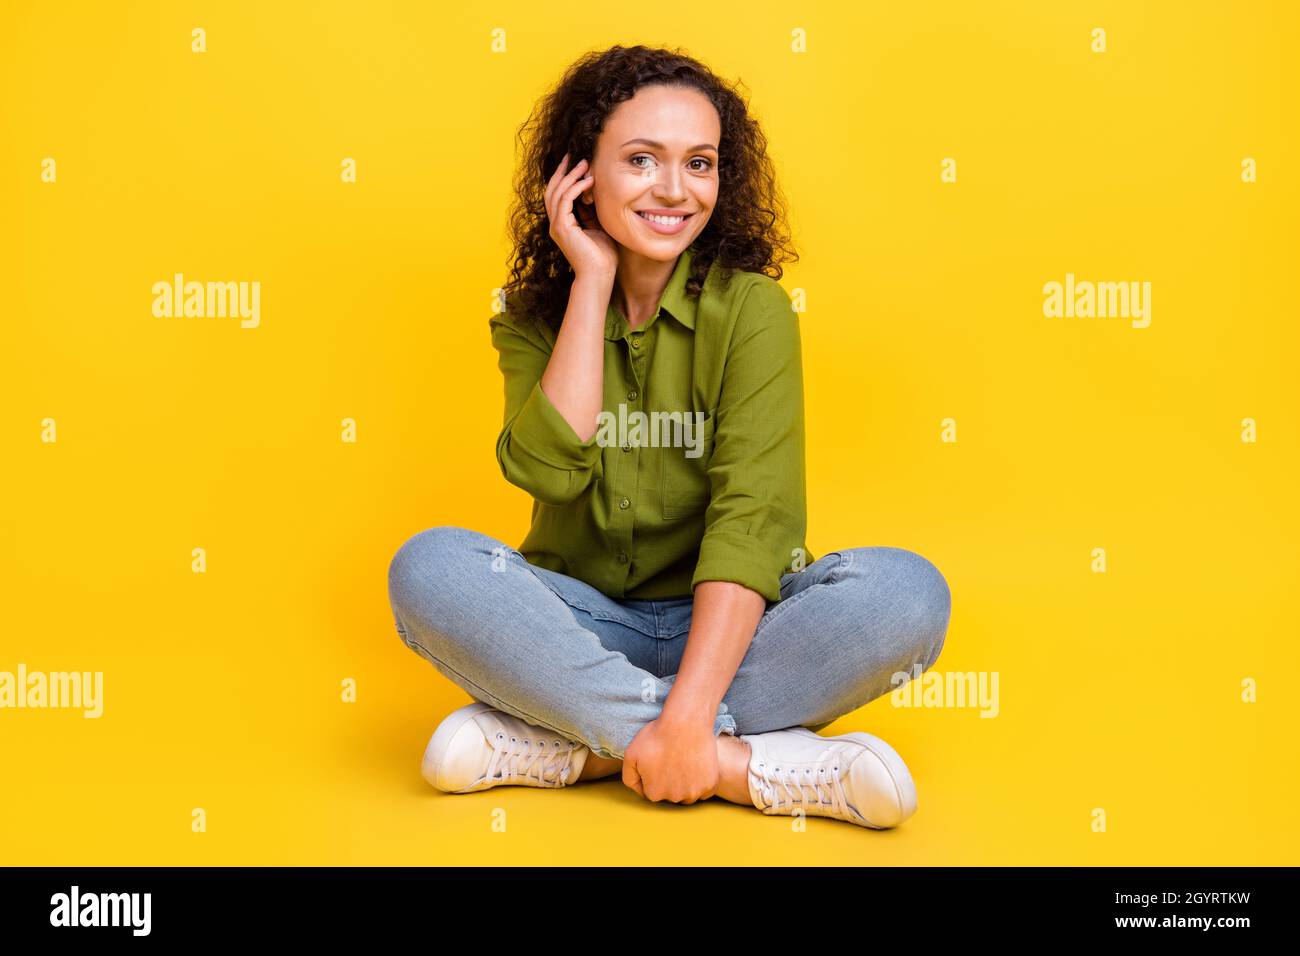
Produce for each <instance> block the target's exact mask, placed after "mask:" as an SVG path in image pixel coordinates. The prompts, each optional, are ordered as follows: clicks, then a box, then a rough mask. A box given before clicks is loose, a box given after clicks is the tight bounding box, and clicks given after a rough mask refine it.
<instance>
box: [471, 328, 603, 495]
mask: <svg viewBox="0 0 1300 956" xmlns="http://www.w3.org/2000/svg"><path fill="white" fill-rule="evenodd" d="M488 324H489V326H490V328H491V331H492V344H493V346H494V347H495V348H496V350H497V352H498V363H497V364H498V366H499V367H500V369H501V374H502V377H503V378H504V379H505V418H504V424H503V426H502V428H501V433H500V434H499V435H498V436H497V463H498V464H500V466H501V474H503V475H504V476H505V478H506V480H507V481H509V482H510V483H511V484H512V485H516V486H517V487H519V488H522V489H523V490H524V491H527V492H528V493H529V494H530V495H532V496H533V497H534V498H536V499H537V500H538V501H541V502H542V503H544V504H550V505H562V504H566V503H567V502H570V501H572V500H574V499H575V498H577V497H578V495H580V494H581V493H582V492H583V490H584V489H586V488H587V486H588V485H590V484H591V480H592V476H593V475H594V473H595V468H596V463H597V461H599V459H600V453H601V448H600V446H599V445H598V444H597V442H596V434H593V435H592V436H591V437H590V438H589V439H587V440H586V441H583V440H582V439H580V438H579V437H578V434H577V432H575V431H574V430H573V427H572V426H571V425H570V424H569V423H568V421H567V420H566V419H565V417H564V416H563V415H562V414H560V411H559V409H557V408H556V407H555V406H554V405H553V404H551V400H550V399H549V398H547V396H546V393H545V392H543V391H542V383H541V379H542V373H543V372H544V371H546V365H547V363H548V362H549V361H550V352H549V351H548V350H547V349H546V347H545V343H544V342H542V341H540V340H539V338H538V337H536V336H535V335H534V334H525V332H524V331H523V330H521V329H520V328H519V327H518V326H517V325H516V324H515V323H514V322H512V321H509V320H507V319H506V318H505V317H504V316H503V315H494V316H492V318H491V319H490V320H489V323H488ZM597 434H598V433H597Z"/></svg>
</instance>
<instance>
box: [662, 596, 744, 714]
mask: <svg viewBox="0 0 1300 956" xmlns="http://www.w3.org/2000/svg"><path fill="white" fill-rule="evenodd" d="M765 607H766V602H765V601H764V599H763V596H762V595H761V594H759V593H758V592H757V591H752V590H750V589H749V588H747V587H745V586H744V585H741V584H735V583H733V582H731V581H701V582H700V583H699V584H698V585H697V586H696V588H695V603H694V606H693V609H692V612H691V630H690V633H689V634H688V635H687V638H686V651H685V653H684V654H683V656H682V662H681V666H680V667H679V668H678V672H677V677H676V679H675V680H674V681H673V685H672V690H671V691H670V692H669V694H668V699H667V700H666V701H665V702H664V710H663V719H665V720H668V721H680V722H683V723H707V724H708V725H709V727H710V728H712V726H713V719H714V717H715V715H716V714H717V712H718V705H719V704H720V703H722V698H723V697H724V696H725V695H726V693H727V688H729V687H730V686H731V681H732V679H733V678H735V676H736V671H737V670H739V669H740V662H741V661H743V660H744V659H745V653H746V652H747V651H748V650H749V644H750V641H752V640H753V638H754V632H755V631H756V630H757V629H758V623H759V621H760V620H762V618H763V611H764V608H765Z"/></svg>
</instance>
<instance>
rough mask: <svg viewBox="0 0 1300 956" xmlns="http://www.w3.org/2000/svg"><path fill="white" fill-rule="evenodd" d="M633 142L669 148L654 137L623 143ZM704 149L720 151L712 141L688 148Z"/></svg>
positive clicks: (629, 143) (629, 141) (697, 150)
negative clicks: (653, 138) (657, 141)
mask: <svg viewBox="0 0 1300 956" xmlns="http://www.w3.org/2000/svg"><path fill="white" fill-rule="evenodd" d="M633 143H644V144H645V145H646V146H653V147H654V148H655V149H667V148H668V147H667V146H665V145H664V144H663V143H656V142H655V141H654V140H652V139H640V138H637V139H629V140H628V141H627V142H626V143H624V144H623V146H631V145H632V144H633ZM619 148H620V149H621V148H622V147H619ZM702 149H711V150H713V151H714V152H715V153H716V152H717V151H718V147H716V146H714V145H712V144H710V143H700V145H698V146H692V147H691V148H690V149H688V150H687V152H688V153H695V152H699V151H700V150H702Z"/></svg>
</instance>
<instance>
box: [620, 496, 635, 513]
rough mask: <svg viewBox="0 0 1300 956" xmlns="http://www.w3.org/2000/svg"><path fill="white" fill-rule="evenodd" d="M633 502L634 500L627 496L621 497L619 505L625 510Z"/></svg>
mask: <svg viewBox="0 0 1300 956" xmlns="http://www.w3.org/2000/svg"><path fill="white" fill-rule="evenodd" d="M631 503H632V502H630V501H628V500H627V499H626V498H623V499H621V500H620V501H619V503H618V506H619V507H620V508H621V509H623V510H624V511H626V510H627V506H628V505H630V504H631Z"/></svg>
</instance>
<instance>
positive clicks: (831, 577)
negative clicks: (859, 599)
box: [759, 550, 853, 627]
mask: <svg viewBox="0 0 1300 956" xmlns="http://www.w3.org/2000/svg"><path fill="white" fill-rule="evenodd" d="M831 553H832V554H837V555H839V558H840V560H839V561H838V562H836V564H835V567H833V568H831V569H830V571H829V572H827V574H826V577H824V578H822V580H820V581H818V582H816V583H815V584H811V585H809V586H808V587H806V588H804V589H803V590H802V591H800V592H799V593H798V594H796V595H794V596H793V597H788V598H786V599H785V600H783V601H778V602H777V603H776V607H774V608H772V609H771V610H770V611H768V612H766V613H765V614H764V615H763V618H762V620H760V621H759V627H765V626H767V625H768V624H770V623H771V622H772V621H774V620H776V618H778V617H780V616H781V614H782V613H783V609H785V608H787V606H788V605H791V604H798V603H799V599H800V598H801V597H803V596H804V595H805V594H807V593H809V592H810V591H812V590H814V589H815V588H819V587H822V586H824V585H827V584H834V583H835V582H837V581H839V580H840V571H841V569H843V568H846V567H848V566H850V565H851V564H853V555H852V553H851V552H849V551H847V550H845V551H833V552H831ZM801 573H804V574H807V573H808V572H807V571H806V570H805V571H803V572H801Z"/></svg>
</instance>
